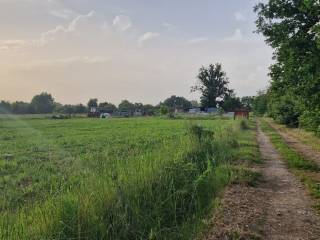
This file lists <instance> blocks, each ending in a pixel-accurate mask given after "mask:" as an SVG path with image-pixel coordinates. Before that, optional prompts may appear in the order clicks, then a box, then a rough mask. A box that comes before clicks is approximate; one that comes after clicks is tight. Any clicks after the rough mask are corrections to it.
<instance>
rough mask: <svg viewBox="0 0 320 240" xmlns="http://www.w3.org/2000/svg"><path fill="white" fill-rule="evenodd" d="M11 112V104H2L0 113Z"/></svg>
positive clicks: (4, 102)
mask: <svg viewBox="0 0 320 240" xmlns="http://www.w3.org/2000/svg"><path fill="white" fill-rule="evenodd" d="M9 112H11V104H10V102H7V101H3V100H2V101H1V102H0V113H9Z"/></svg>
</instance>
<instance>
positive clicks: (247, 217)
mask: <svg viewBox="0 0 320 240" xmlns="http://www.w3.org/2000/svg"><path fill="white" fill-rule="evenodd" d="M258 142H259V146H260V151H261V155H262V158H263V160H264V164H263V165H262V166H261V167H260V169H259V170H260V171H261V173H262V181H261V182H260V183H259V184H258V185H257V186H256V187H249V186H241V185H234V186H231V187H230V188H229V189H228V190H227V191H226V193H225V196H224V199H223V205H222V208H221V211H220V212H219V213H218V214H217V215H216V216H215V218H214V219H213V227H212V231H211V232H210V233H209V234H208V235H207V236H206V237H205V238H204V239H286V240H298V239H299V240H302V239H314V240H316V239H320V217H319V216H318V215H317V214H316V213H315V211H314V210H313V209H312V207H311V205H312V201H311V199H310V197H309V196H308V195H307V193H306V192H305V190H304V189H303V187H302V185H301V184H300V182H298V181H297V180H296V179H295V177H294V176H293V174H291V173H290V172H289V171H288V170H287V168H286V166H285V165H284V163H283V161H282V160H281V157H280V155H279V154H278V153H277V151H276V150H275V148H274V147H273V146H272V144H271V143H270V141H269V139H268V137H267V136H266V135H265V134H264V133H263V132H262V131H261V129H260V127H258Z"/></svg>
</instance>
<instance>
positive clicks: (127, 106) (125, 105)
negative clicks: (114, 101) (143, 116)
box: [118, 100, 136, 113]
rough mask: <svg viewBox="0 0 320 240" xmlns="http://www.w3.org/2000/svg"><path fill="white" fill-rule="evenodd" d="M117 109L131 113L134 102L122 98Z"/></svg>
mask: <svg viewBox="0 0 320 240" xmlns="http://www.w3.org/2000/svg"><path fill="white" fill-rule="evenodd" d="M118 109H119V111H125V112H130V113H133V112H134V111H135V109H136V106H135V105H134V103H131V102H129V101H128V100H122V101H121V103H120V104H119V106H118Z"/></svg>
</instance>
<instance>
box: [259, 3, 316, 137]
mask: <svg viewBox="0 0 320 240" xmlns="http://www.w3.org/2000/svg"><path fill="white" fill-rule="evenodd" d="M254 10H255V12H257V14H258V19H257V21H256V25H257V29H258V31H257V32H258V33H261V34H263V35H264V36H265V37H266V42H267V44H269V45H270V46H271V47H272V48H273V49H274V52H273V59H274V60H275V62H274V64H273V65H272V66H271V67H270V77H271V85H270V87H269V88H268V89H267V91H266V92H264V93H263V94H261V98H264V101H265V102H267V104H266V105H267V106H266V109H264V110H265V112H264V113H266V114H268V115H269V116H271V117H273V118H274V119H275V120H277V121H278V122H280V123H283V124H286V125H288V126H291V127H298V126H299V127H303V128H306V129H307V130H311V131H314V132H317V133H318V134H320V24H319V23H320V1H315V0H291V1H283V0H269V1H268V2H266V3H259V4H258V5H256V7H255V9H254Z"/></svg>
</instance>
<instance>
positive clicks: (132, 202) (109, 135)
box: [0, 118, 258, 239]
mask: <svg viewBox="0 0 320 240" xmlns="http://www.w3.org/2000/svg"><path fill="white" fill-rule="evenodd" d="M248 124H249V125H248ZM253 128H254V122H251V123H247V122H243V121H240V120H239V121H234V120H226V119H220V120H219V119H215V120H205V119H204V120H193V121H190V120H186V119H161V118H132V119H108V120H106V119H86V118H83V119H68V120H53V119H27V118H26V119H20V118H11V119H6V118H2V119H0V189H1V195H0V212H1V216H0V239H192V238H193V237H194V234H196V233H197V231H198V230H199V228H200V225H201V220H202V219H203V218H204V217H205V216H206V215H207V214H208V212H209V210H210V209H211V208H212V206H213V204H214V199H215V198H216V197H217V196H218V194H219V193H220V192H221V190H223V188H224V187H225V186H226V185H227V184H229V183H230V182H232V181H239V179H241V178H242V176H240V175H241V174H242V173H240V172H241V171H239V169H242V168H239V167H233V166H234V165H235V164H237V165H238V164H239V162H240V163H241V164H243V162H244V161H248V160H249V161H255V160H257V159H258V150H257V146H256V145H255V135H254V131H253ZM245 172H246V171H245ZM246 173H247V172H246ZM247 175H248V174H246V176H244V177H243V178H244V179H246V178H247V177H248V176H247ZM249 175H250V174H249Z"/></svg>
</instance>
